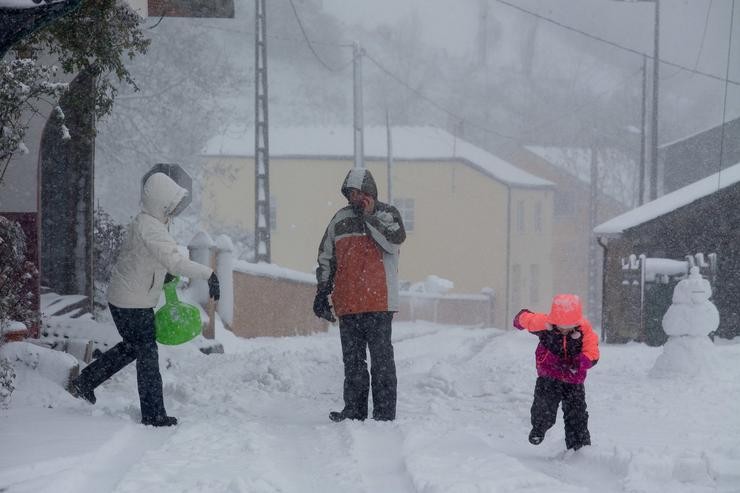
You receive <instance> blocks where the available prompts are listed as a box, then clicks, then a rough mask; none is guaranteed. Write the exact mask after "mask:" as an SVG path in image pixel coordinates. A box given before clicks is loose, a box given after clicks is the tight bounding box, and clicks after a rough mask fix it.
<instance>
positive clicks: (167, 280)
mask: <svg viewBox="0 0 740 493" xmlns="http://www.w3.org/2000/svg"><path fill="white" fill-rule="evenodd" d="M174 280H175V276H173V275H172V274H170V273H169V272H168V273H167V274H165V275H164V283H165V284H169V283H171V282H172V281H174Z"/></svg>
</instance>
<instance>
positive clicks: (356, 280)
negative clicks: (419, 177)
mask: <svg viewBox="0 0 740 493" xmlns="http://www.w3.org/2000/svg"><path fill="white" fill-rule="evenodd" d="M350 188H356V189H358V190H361V191H363V192H365V193H367V194H369V195H371V196H372V197H373V198H374V199H375V211H374V212H373V213H372V214H370V215H367V216H365V215H363V214H362V211H357V210H356V209H355V208H354V207H352V206H351V205H348V206H346V207H344V208H342V209H340V210H339V211H338V212H337V213H336V214H335V215H334V217H333V218H332V220H331V221H330V222H329V226H327V228H326V232H325V233H324V237H323V238H322V240H321V244H320V245H319V255H318V264H319V265H318V267H317V268H316V280H317V281H318V289H319V291H323V292H325V293H331V295H332V296H331V297H332V304H333V305H334V312H335V313H336V314H337V316H339V317H341V316H344V315H350V314H355V313H369V312H393V311H398V253H399V245H401V243H403V241H404V240H405V239H406V230H405V229H404V227H403V221H402V220H401V214H400V213H399V212H398V209H396V208H395V207H393V206H392V205H388V204H385V203H383V202H378V201H377V197H378V191H377V187H376V185H375V180H374V179H373V176H372V175H371V174H370V172H369V171H368V170H366V169H352V170H350V172H349V173H348V174H347V177H346V178H345V180H344V183H343V184H342V194H344V196H345V197H348V198H349V189H350Z"/></svg>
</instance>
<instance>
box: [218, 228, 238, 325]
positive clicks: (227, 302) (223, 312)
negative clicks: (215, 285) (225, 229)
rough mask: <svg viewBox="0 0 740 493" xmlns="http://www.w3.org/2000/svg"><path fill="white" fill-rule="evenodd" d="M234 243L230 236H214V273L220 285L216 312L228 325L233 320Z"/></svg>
mask: <svg viewBox="0 0 740 493" xmlns="http://www.w3.org/2000/svg"><path fill="white" fill-rule="evenodd" d="M233 272H234V244H233V243H232V242H231V238H229V237H228V236H226V235H220V236H218V237H217V238H216V275H217V276H218V279H219V284H220V287H221V299H220V300H219V302H218V308H217V311H218V314H219V316H220V317H221V320H223V321H224V322H225V323H226V324H227V325H228V326H231V325H232V323H233V322H234V275H233Z"/></svg>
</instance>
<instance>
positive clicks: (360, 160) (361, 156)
mask: <svg viewBox="0 0 740 493" xmlns="http://www.w3.org/2000/svg"><path fill="white" fill-rule="evenodd" d="M263 1H264V0H263ZM363 54H364V53H363V51H362V48H360V43H359V41H355V42H354V44H353V50H352V68H353V70H352V73H353V86H354V91H353V96H354V141H355V165H354V167H355V168H364V167H365V144H364V135H363V134H364V123H363V116H362V55H363Z"/></svg>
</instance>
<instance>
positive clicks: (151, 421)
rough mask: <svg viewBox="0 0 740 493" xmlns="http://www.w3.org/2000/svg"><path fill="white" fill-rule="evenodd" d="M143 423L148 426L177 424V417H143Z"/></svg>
mask: <svg viewBox="0 0 740 493" xmlns="http://www.w3.org/2000/svg"><path fill="white" fill-rule="evenodd" d="M141 424H143V425H146V426H175V425H176V424H177V418H175V417H173V416H154V417H153V418H141Z"/></svg>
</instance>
